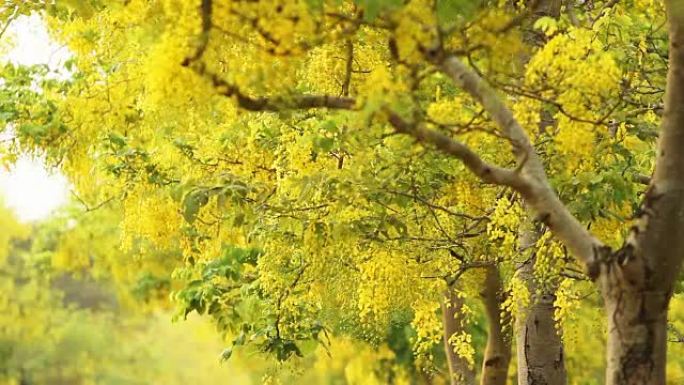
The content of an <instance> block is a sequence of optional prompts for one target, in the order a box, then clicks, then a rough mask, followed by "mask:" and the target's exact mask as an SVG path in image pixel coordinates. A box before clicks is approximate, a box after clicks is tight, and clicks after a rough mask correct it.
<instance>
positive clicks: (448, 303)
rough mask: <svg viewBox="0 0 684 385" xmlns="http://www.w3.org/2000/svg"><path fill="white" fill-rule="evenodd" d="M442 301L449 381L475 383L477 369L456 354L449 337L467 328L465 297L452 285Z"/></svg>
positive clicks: (457, 384)
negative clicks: (464, 312) (464, 307)
mask: <svg viewBox="0 0 684 385" xmlns="http://www.w3.org/2000/svg"><path fill="white" fill-rule="evenodd" d="M444 295H445V300H444V301H443V302H442V318H443V321H442V322H443V325H444V352H445V354H446V358H447V363H448V365H449V383H450V384H451V385H474V384H475V371H474V369H473V368H472V367H471V365H470V364H469V363H468V361H467V360H466V359H465V358H463V357H461V356H459V355H458V354H456V352H455V351H454V347H453V346H452V345H451V343H449V338H450V337H451V336H453V335H455V334H460V333H462V332H463V331H464V328H465V317H464V314H463V305H464V301H463V298H461V297H459V296H458V292H457V291H456V290H455V288H453V287H450V288H449V289H448V290H447V291H446V292H445V293H444Z"/></svg>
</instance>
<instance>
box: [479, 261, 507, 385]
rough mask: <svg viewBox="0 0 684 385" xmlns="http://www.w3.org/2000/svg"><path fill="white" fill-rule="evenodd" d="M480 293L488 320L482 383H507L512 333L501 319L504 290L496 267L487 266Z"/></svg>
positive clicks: (498, 384)
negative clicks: (505, 328)
mask: <svg viewBox="0 0 684 385" xmlns="http://www.w3.org/2000/svg"><path fill="white" fill-rule="evenodd" d="M480 295H481V296H482V301H483V302H484V307H485V313H486V315H487V322H488V326H487V348H486V349H485V355H484V360H483V362H482V376H481V377H480V385H506V380H507V378H508V365H509V364H510V362H511V333H510V329H507V330H504V320H502V319H501V303H502V302H503V299H504V292H503V288H502V285H501V277H500V276H499V270H498V269H497V268H496V267H494V266H491V267H488V268H487V271H486V276H485V282H484V289H483V290H482V293H481V294H480Z"/></svg>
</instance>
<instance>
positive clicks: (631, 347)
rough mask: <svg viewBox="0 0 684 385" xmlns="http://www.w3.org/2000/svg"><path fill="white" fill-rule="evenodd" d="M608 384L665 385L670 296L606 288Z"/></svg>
mask: <svg viewBox="0 0 684 385" xmlns="http://www.w3.org/2000/svg"><path fill="white" fill-rule="evenodd" d="M603 295H604V298H605V307H606V313H607V315H608V331H609V333H608V346H607V354H608V357H607V361H608V362H607V367H606V384H607V385H637V384H640V385H664V384H665V380H666V376H665V364H666V361H667V360H666V351H667V306H668V302H669V299H670V298H669V295H666V294H665V293H662V292H651V293H649V292H645V291H639V290H633V289H631V288H615V287H613V288H605V289H604V294H603Z"/></svg>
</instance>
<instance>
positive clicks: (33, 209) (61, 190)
mask: <svg viewBox="0 0 684 385" xmlns="http://www.w3.org/2000/svg"><path fill="white" fill-rule="evenodd" d="M3 39H11V40H12V41H13V44H12V45H13V48H12V49H11V50H10V52H9V53H8V54H7V55H6V56H5V57H4V58H3V60H9V61H11V62H13V63H15V64H24V65H32V64H48V65H49V66H50V68H51V69H55V68H59V67H60V66H61V65H62V63H63V62H64V60H65V59H66V58H67V57H68V51H67V50H66V49H65V48H64V47H59V46H57V45H56V44H54V43H53V42H51V41H50V39H49V36H48V34H47V31H46V30H45V27H44V25H43V23H42V21H41V19H40V18H39V17H37V16H33V17H21V18H19V19H17V20H16V21H15V22H14V23H13V24H12V26H11V27H10V29H9V30H8V31H7V33H6V35H5V37H3ZM0 192H1V193H2V195H3V200H4V201H5V204H7V205H8V206H10V207H11V208H12V209H13V210H14V211H15V212H16V213H17V215H18V217H19V218H20V219H21V220H22V221H26V222H29V221H36V220H40V219H43V218H45V217H46V216H48V215H50V213H51V212H53V211H54V210H55V209H56V208H57V207H59V206H60V205H62V204H64V203H65V202H66V200H67V196H68V193H69V184H68V182H67V181H66V179H65V178H64V176H63V175H61V174H59V172H57V171H53V170H47V169H46V168H45V166H44V165H43V163H42V162H41V160H40V159H36V158H33V157H28V156H22V157H21V158H20V159H19V161H18V162H17V164H16V165H15V166H14V167H12V169H10V170H9V171H7V170H4V169H3V170H0Z"/></svg>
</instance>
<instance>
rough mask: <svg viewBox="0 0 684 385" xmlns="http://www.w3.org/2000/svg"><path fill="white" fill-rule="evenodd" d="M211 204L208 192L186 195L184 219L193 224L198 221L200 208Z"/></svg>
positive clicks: (202, 191) (200, 191)
mask: <svg viewBox="0 0 684 385" xmlns="http://www.w3.org/2000/svg"><path fill="white" fill-rule="evenodd" d="M208 202H209V195H208V193H207V191H206V190H195V191H191V192H189V193H188V194H186V195H185V198H184V199H183V218H185V220H186V221H187V222H188V223H193V222H194V221H195V219H197V214H198V213H199V210H200V208H202V206H204V205H206V204H207V203H208Z"/></svg>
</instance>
